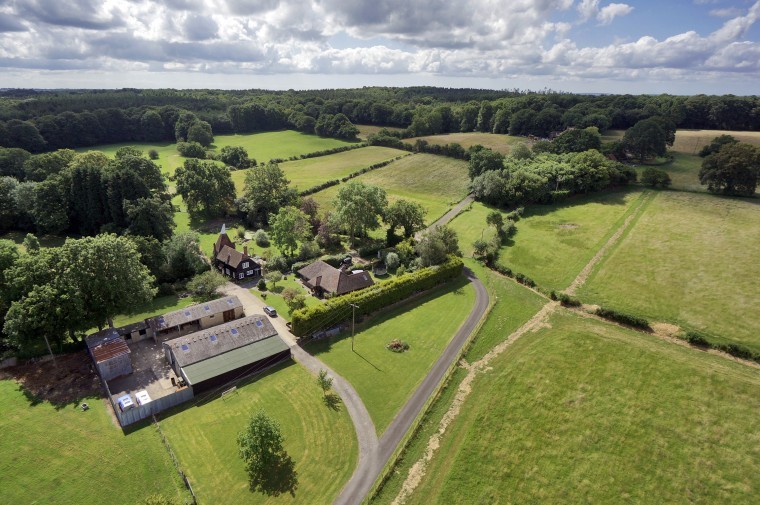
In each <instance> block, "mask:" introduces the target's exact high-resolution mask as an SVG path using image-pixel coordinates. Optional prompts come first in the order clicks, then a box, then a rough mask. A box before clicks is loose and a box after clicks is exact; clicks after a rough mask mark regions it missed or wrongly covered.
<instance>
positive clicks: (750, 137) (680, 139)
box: [672, 130, 760, 160]
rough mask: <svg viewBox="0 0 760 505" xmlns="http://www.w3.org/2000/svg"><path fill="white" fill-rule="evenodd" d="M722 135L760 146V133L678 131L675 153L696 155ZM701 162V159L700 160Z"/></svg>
mask: <svg viewBox="0 0 760 505" xmlns="http://www.w3.org/2000/svg"><path fill="white" fill-rule="evenodd" d="M721 135H731V136H732V137H734V138H735V139H736V140H738V141H740V142H747V143H750V144H753V145H756V146H760V132H740V131H731V130H678V131H676V141H675V142H674V143H673V148H672V149H673V151H676V152H679V153H684V154H694V155H696V154H697V153H698V152H699V151H700V150H701V149H702V148H703V147H704V146H706V145H707V144H709V143H710V142H711V141H712V139H714V138H715V137H719V136H721ZM700 160H701V158H700Z"/></svg>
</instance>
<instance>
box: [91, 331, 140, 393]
mask: <svg viewBox="0 0 760 505" xmlns="http://www.w3.org/2000/svg"><path fill="white" fill-rule="evenodd" d="M85 342H86V343H87V350H88V351H89V353H90V356H91V357H92V360H93V361H94V362H95V366H96V367H97V369H98V373H99V374H100V376H101V377H102V378H103V380H106V381H109V380H111V379H114V378H116V377H120V376H122V375H127V374H130V373H132V360H131V359H130V356H129V355H130V350H129V346H128V345H127V342H126V341H125V340H124V338H123V337H122V336H121V335H119V332H118V331H117V330H116V329H114V328H106V329H105V330H102V331H99V332H97V333H93V334H92V335H90V336H88V337H87V338H86V339H85Z"/></svg>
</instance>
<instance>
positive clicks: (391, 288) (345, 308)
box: [291, 257, 464, 338]
mask: <svg viewBox="0 0 760 505" xmlns="http://www.w3.org/2000/svg"><path fill="white" fill-rule="evenodd" d="M463 266H464V264H463V263H462V260H461V259H460V258H455V257H451V258H449V260H448V261H447V262H446V263H444V264H442V265H436V266H432V267H427V268H422V269H420V270H417V271H416V272H412V273H408V274H405V275H402V276H400V277H395V278H393V279H391V280H389V281H386V282H382V283H379V284H375V285H374V286H371V287H368V288H366V289H362V290H359V291H354V292H352V293H348V294H346V295H343V296H339V297H336V298H331V299H330V300H328V301H326V302H325V303H321V304H319V305H315V306H313V307H306V308H303V309H299V310H296V311H294V312H293V313H292V314H291V325H292V331H293V334H294V335H296V336H297V337H299V338H301V337H304V336H307V335H310V334H312V333H314V332H315V331H318V330H321V329H323V328H325V327H328V326H335V325H337V324H338V323H341V322H343V321H346V320H348V319H350V318H351V315H352V309H351V305H352V304H353V305H356V306H357V308H356V313H355V315H356V316H358V317H361V316H364V315H366V314H370V313H372V312H375V311H377V310H380V309H382V308H383V307H387V306H388V305H391V304H394V303H396V302H399V301H401V300H404V299H405V298H408V297H410V296H411V295H413V294H415V293H418V292H420V291H425V290H427V289H430V288H432V287H434V286H437V285H438V284H442V283H444V282H447V281H449V280H451V279H454V278H456V277H458V276H459V275H460V274H461V273H462V268H463Z"/></svg>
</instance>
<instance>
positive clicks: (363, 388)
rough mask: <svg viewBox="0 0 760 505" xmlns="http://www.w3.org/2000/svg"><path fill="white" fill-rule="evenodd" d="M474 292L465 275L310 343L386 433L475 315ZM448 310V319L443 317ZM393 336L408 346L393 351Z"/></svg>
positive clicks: (379, 428)
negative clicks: (389, 346)
mask: <svg viewBox="0 0 760 505" xmlns="http://www.w3.org/2000/svg"><path fill="white" fill-rule="evenodd" d="M474 303H475V290H474V289H473V288H472V286H471V285H470V284H469V283H467V282H466V280H465V279H464V278H461V279H459V280H455V281H452V282H451V283H449V284H447V285H446V286H444V287H442V288H440V289H438V290H436V291H434V292H432V293H430V294H427V295H425V296H423V297H421V298H419V299H417V300H414V301H412V302H410V303H408V304H404V305H403V306H401V307H399V308H397V309H394V310H391V311H389V312H386V313H383V314H380V315H378V316H375V317H374V318H372V319H371V320H370V321H369V322H368V326H366V327H363V328H357V332H356V336H355V338H354V351H352V350H351V338H350V333H344V334H341V335H338V336H336V337H333V338H329V339H324V340H320V341H316V342H314V343H312V344H309V346H308V347H307V350H308V351H309V352H310V353H312V354H314V355H315V356H316V357H317V358H319V359H320V360H322V361H324V362H325V363H326V364H327V365H328V366H330V367H331V368H332V369H333V370H335V371H336V372H337V373H338V374H340V375H341V376H343V377H344V378H345V379H346V380H348V381H349V382H350V383H351V385H352V386H354V388H355V389H356V391H357V392H358V393H359V396H361V398H362V401H363V402H364V405H365V406H366V407H367V410H368V411H369V413H370V416H372V420H373V421H374V423H375V429H376V430H377V432H378V434H380V433H382V432H383V431H384V430H385V428H387V426H388V424H390V422H391V420H393V417H394V416H395V415H396V413H397V412H398V410H399V409H400V408H401V407H402V406H403V404H404V403H405V402H406V400H407V399H408V398H409V396H410V395H411V394H412V392H413V391H414V390H415V389H416V388H417V386H418V385H419V384H420V382H421V381H422V379H423V378H424V376H425V375H426V374H427V372H428V371H429V370H430V368H431V367H432V366H433V363H435V361H436V360H437V359H438V357H439V356H440V355H441V352H443V349H444V348H445V347H446V345H448V343H449V341H450V340H451V338H452V337H453V336H454V334H455V333H456V331H457V330H458V329H459V327H460V326H461V325H462V323H464V321H465V319H467V316H468V315H469V314H470V311H471V310H472V307H473V305H474ZM444 314H445V317H442V315H444ZM393 339H400V340H402V341H404V342H407V343H408V344H409V346H410V348H409V350H408V351H407V352H404V353H395V352H391V351H389V350H388V349H386V348H385V346H386V345H387V344H388V343H389V342H390V341H391V340H393Z"/></svg>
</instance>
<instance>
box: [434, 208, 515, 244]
mask: <svg viewBox="0 0 760 505" xmlns="http://www.w3.org/2000/svg"><path fill="white" fill-rule="evenodd" d="M493 210H499V212H500V213H501V214H502V216H506V214H507V213H506V212H501V210H500V209H496V208H495V207H491V206H489V205H485V204H483V203H481V202H473V203H472V205H470V206H469V207H466V208H465V210H464V211H463V212H462V213H461V214H459V215H458V216H457V217H456V218H455V219H453V220H452V221H450V222H449V227H450V228H452V229H454V231H456V232H457V237H458V238H459V248H460V249H461V250H462V254H464V255H465V256H472V251H473V247H472V244H473V242H475V241H476V240H480V239H481V238H482V239H483V240H486V241H488V240H491V238H493V236H494V235H495V234H496V230H495V229H494V227H493V226H488V225H487V224H486V217H487V216H488V214H489V213H490V212H491V211H493ZM505 219H506V218H505ZM518 226H519V224H518Z"/></svg>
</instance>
